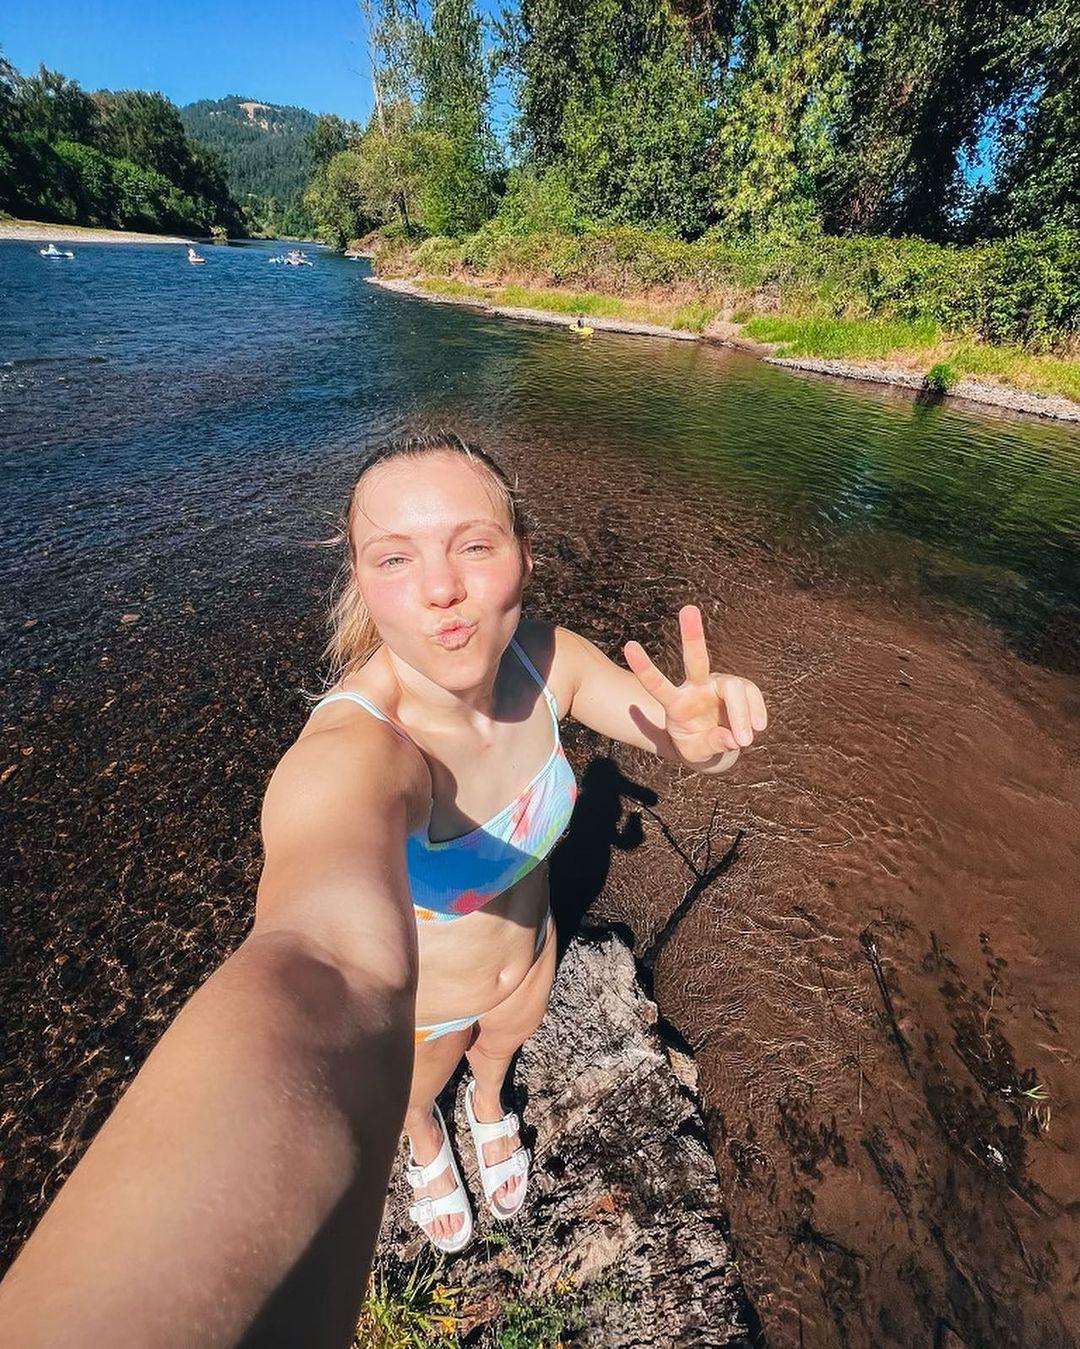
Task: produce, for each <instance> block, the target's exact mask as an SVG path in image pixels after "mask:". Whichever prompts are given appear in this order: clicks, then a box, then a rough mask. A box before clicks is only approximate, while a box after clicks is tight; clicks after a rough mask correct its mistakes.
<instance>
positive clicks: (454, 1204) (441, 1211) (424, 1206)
mask: <svg viewBox="0 0 1080 1349" xmlns="http://www.w3.org/2000/svg"><path fill="white" fill-rule="evenodd" d="M468 1212H469V1200H468V1198H467V1197H466V1194H465V1191H464V1189H463V1188H462V1186H460V1185H459V1186H458V1187H457V1189H455V1190H451V1191H450V1193H449V1194H441V1195H440V1196H439V1197H438V1199H432V1197H431V1196H430V1195H424V1196H423V1198H422V1199H417V1200H416V1201H415V1202H414V1203H412V1204H410V1205H409V1217H410V1218H411V1219H412V1220H413V1222H414V1223H419V1224H420V1225H421V1226H423V1225H424V1224H425V1223H430V1222H433V1221H434V1219H436V1218H441V1217H443V1216H446V1215H450V1214H454V1213H460V1214H463V1215H464V1214H467V1213H468Z"/></svg>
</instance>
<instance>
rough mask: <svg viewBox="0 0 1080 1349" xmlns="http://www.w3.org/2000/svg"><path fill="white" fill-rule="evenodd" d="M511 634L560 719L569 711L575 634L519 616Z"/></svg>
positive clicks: (572, 689)
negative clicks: (541, 682) (543, 685)
mask: <svg viewBox="0 0 1080 1349" xmlns="http://www.w3.org/2000/svg"><path fill="white" fill-rule="evenodd" d="M515 637H516V638H517V641H518V644H519V645H520V647H521V649H522V650H523V651H524V652H525V654H526V655H527V656H528V658H529V660H530V661H531V662H532V663H533V665H534V666H535V667H536V671H537V673H538V674H539V675H540V677H541V679H543V681H544V683H545V684H546V685H547V687H548V689H549V690H550V691H551V694H552V696H553V697H554V699H555V701H556V703H557V704H558V707H559V718H560V720H561V719H562V718H563V717H565V716H566V715H567V714H568V713H569V711H570V704H571V702H572V701H573V697H574V689H575V687H576V683H575V681H576V678H577V662H576V659H575V656H576V643H577V641H578V638H577V636H576V634H575V633H573V632H571V631H570V629H569V628H564V627H560V626H559V625H557V624H555V623H548V622H545V621H544V620H543V619H539V618H523V619H522V620H521V622H520V623H519V624H518V630H517V632H516V633H515Z"/></svg>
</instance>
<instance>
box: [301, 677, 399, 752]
mask: <svg viewBox="0 0 1080 1349" xmlns="http://www.w3.org/2000/svg"><path fill="white" fill-rule="evenodd" d="M343 700H347V701H348V702H350V703H359V704H360V706H361V707H362V708H364V709H365V710H366V711H368V712H370V713H371V715H372V716H373V717H378V719H379V720H380V721H385V722H386V724H387V726H389V727H390V729H391V730H392V731H396V732H397V734H398V735H400V736H401V738H402V740H407V741H408V742H409V744H410V745H411V744H415V741H414V740H413V738H412V736H411V735H408V734H407V733H406V732H405V731H403V730H402V729H401V727H400V726H399V725H398V724H397V722H396V721H394V720H393V719H392V718H390V717H388V716H387V715H386V713H385V712H384V711H383V710H382V709H381V708H379V707H376V706H375V704H374V703H373V702H372V701H371V699H370V698H365V697H364V695H363V694H362V693H353V692H352V691H351V690H349V689H341V690H340V691H339V692H338V693H328V694H327V695H326V697H325V698H320V699H319V701H318V702H317V703H316V704H315V706H314V707H313V708H312V709H311V713H312V715H314V714H315V713H316V712H318V710H319V708H320V707H325V706H326V705H327V703H336V702H341V701H343Z"/></svg>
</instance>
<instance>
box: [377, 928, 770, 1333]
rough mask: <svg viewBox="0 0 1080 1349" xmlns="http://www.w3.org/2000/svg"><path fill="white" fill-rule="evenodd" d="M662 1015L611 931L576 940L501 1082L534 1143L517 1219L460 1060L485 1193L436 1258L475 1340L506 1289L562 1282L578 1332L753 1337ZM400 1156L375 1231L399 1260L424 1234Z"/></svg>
mask: <svg viewBox="0 0 1080 1349" xmlns="http://www.w3.org/2000/svg"><path fill="white" fill-rule="evenodd" d="M656 1017H657V1012H656V1006H655V1004H653V1003H652V1002H650V1001H649V1000H648V999H647V998H646V997H645V996H644V994H643V993H642V991H641V989H640V987H639V985H638V982H637V978H636V975H635V969H634V959H633V956H632V954H631V953H630V951H629V950H627V948H626V946H625V945H624V944H623V943H622V942H621V941H619V940H618V939H617V938H616V937H614V936H611V935H607V936H604V937H602V938H601V939H599V940H598V941H596V942H591V943H587V942H584V941H575V942H574V943H572V944H571V946H570V947H569V948H568V950H567V951H566V953H565V955H564V956H563V959H562V963H561V965H560V968H559V972H558V976H557V979H556V983H555V988H554V991H553V994H552V1001H551V1006H550V1008H549V1010H548V1015H547V1017H546V1019H545V1021H544V1024H543V1025H542V1026H541V1028H540V1030H539V1031H538V1032H537V1033H536V1034H535V1035H534V1036H533V1037H532V1038H531V1039H530V1040H529V1041H528V1042H527V1043H526V1045H525V1046H524V1048H523V1050H522V1052H521V1055H520V1058H519V1060H518V1061H517V1063H516V1065H515V1071H514V1073H513V1086H512V1088H511V1089H508V1091H507V1093H506V1099H507V1101H508V1103H509V1101H510V1100H513V1104H514V1108H515V1109H517V1110H518V1112H519V1114H520V1115H521V1116H522V1119H523V1122H524V1132H523V1140H524V1142H525V1143H526V1145H527V1146H529V1147H530V1149H531V1150H532V1153H533V1158H534V1160H533V1169H532V1177H531V1180H530V1189H529V1200H528V1203H527V1206H526V1211H525V1213H524V1214H523V1215H522V1216H521V1217H520V1218H518V1219H516V1220H515V1221H514V1222H513V1223H510V1224H503V1223H496V1222H495V1220H494V1219H493V1218H492V1217H491V1215H490V1214H489V1213H488V1212H487V1210H486V1208H485V1207H483V1203H482V1192H481V1189H480V1185H479V1180H478V1177H477V1174H476V1165H475V1161H474V1159H473V1154H472V1146H471V1140H470V1138H469V1133H468V1128H467V1126H466V1122H465V1115H464V1105H463V1103H462V1097H463V1078H462V1075H461V1074H458V1075H456V1076H455V1078H454V1079H453V1080H452V1081H451V1083H450V1084H449V1085H448V1086H447V1088H446V1091H445V1092H444V1095H443V1097H442V1098H440V1104H441V1105H442V1106H443V1112H444V1114H445V1116H446V1118H447V1122H448V1127H449V1128H450V1130H451V1134H452V1137H453V1140H454V1147H455V1151H456V1153H457V1156H458V1159H459V1162H460V1163H461V1164H462V1171H463V1174H464V1175H465V1179H466V1184H467V1185H468V1187H469V1191H470V1194H471V1195H472V1196H473V1202H474V1207H476V1200H477V1198H478V1197H479V1198H480V1199H481V1203H480V1205H479V1206H478V1209H477V1233H478V1235H477V1237H476V1239H475V1240H474V1242H473V1243H472V1245H471V1246H470V1248H469V1249H468V1250H466V1251H465V1252H463V1253H462V1254H461V1255H460V1256H457V1257H451V1258H450V1259H449V1260H448V1262H447V1266H446V1272H445V1281H446V1282H447V1283H448V1284H453V1285H455V1286H456V1287H458V1288H460V1289H461V1290H462V1293H461V1295H460V1296H461V1301H460V1310H461V1312H462V1313H463V1317H462V1320H461V1321H459V1325H458V1330H459V1332H461V1333H464V1334H465V1335H466V1336H467V1337H468V1340H467V1342H469V1343H478V1342H480V1337H481V1336H482V1333H483V1327H485V1326H487V1325H492V1324H494V1323H495V1322H497V1320H498V1318H499V1316H500V1314H501V1313H502V1311H503V1308H504V1306H505V1304H506V1303H507V1302H508V1301H509V1300H510V1299H512V1298H513V1299H518V1300H521V1301H524V1302H529V1301H540V1300H542V1299H544V1298H545V1297H550V1296H552V1295H564V1296H569V1297H573V1298H576V1300H577V1301H576V1305H577V1306H578V1307H579V1309H581V1320H582V1321H583V1322H584V1324H583V1325H579V1327H578V1329H577V1330H576V1332H575V1335H574V1339H573V1341H572V1342H573V1343H574V1344H582V1345H586V1344H588V1345H603V1346H609V1347H610V1349H622V1347H625V1349H630V1346H640V1347H641V1349H644V1347H645V1346H653V1345H655V1346H670V1345H673V1344H679V1345H694V1346H702V1349H705V1347H706V1346H714V1345H715V1346H719V1345H725V1346H727V1345H740V1344H748V1343H749V1340H748V1338H747V1335H746V1330H745V1325H746V1316H745V1309H744V1301H743V1295H742V1290H741V1285H740V1281H739V1276H738V1273H737V1270H736V1269H735V1267H734V1265H733V1263H732V1259H731V1255H730V1252H729V1248H728V1245H727V1242H726V1240H725V1238H724V1230H725V1226H726V1223H725V1214H724V1205H723V1198H722V1195H721V1192H720V1187H719V1183H718V1180H717V1175H716V1166H715V1163H714V1161H713V1158H712V1155H711V1153H710V1152H709V1149H708V1146H707V1144H706V1141H705V1133H704V1126H703V1122H702V1119H701V1115H700V1113H699V1107H698V1101H697V1095H696V1091H695V1086H696V1073H695V1070H694V1067H693V1063H692V1061H691V1060H689V1059H687V1058H685V1056H683V1055H681V1054H679V1053H678V1052H677V1051H672V1052H671V1053H669V1051H667V1050H665V1048H664V1046H663V1044H662V1042H661V1040H660V1038H659V1036H658V1035H657V1033H656ZM451 1118H452V1119H453V1123H451V1122H450V1121H451ZM404 1158H405V1144H404V1142H403V1144H402V1149H401V1154H400V1156H399V1159H398V1162H397V1163H396V1165H395V1168H394V1173H393V1176H392V1177H391V1184H390V1196H389V1198H388V1201H387V1213H386V1218H385V1220H384V1224H383V1232H382V1237H381V1241H380V1256H381V1258H382V1259H383V1260H385V1261H388V1262H390V1263H392V1264H394V1265H397V1266H398V1267H401V1266H409V1265H410V1264H412V1263H413V1262H414V1261H416V1260H417V1259H421V1260H422V1259H423V1258H424V1256H425V1254H426V1252H425V1249H424V1248H425V1246H426V1244H427V1243H426V1240H425V1239H424V1238H423V1236H422V1235H421V1234H420V1232H419V1229H418V1228H416V1227H414V1226H413V1225H412V1224H411V1223H410V1222H409V1221H408V1218H407V1217H406V1216H405V1208H406V1205H407V1203H408V1200H409V1191H408V1187H407V1185H406V1183H405V1181H404V1177H403V1176H402V1174H401V1167H402V1164H403V1162H404ZM504 1238H505V1244H504Z"/></svg>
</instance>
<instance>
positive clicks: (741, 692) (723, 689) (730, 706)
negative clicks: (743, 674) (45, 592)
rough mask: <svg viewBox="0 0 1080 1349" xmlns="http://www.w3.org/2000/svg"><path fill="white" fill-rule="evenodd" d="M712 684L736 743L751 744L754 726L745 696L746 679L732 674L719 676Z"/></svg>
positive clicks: (748, 702)
mask: <svg viewBox="0 0 1080 1349" xmlns="http://www.w3.org/2000/svg"><path fill="white" fill-rule="evenodd" d="M713 686H714V688H715V689H716V694H717V697H718V698H720V699H721V701H722V702H723V704H724V707H725V709H726V710H727V719H728V725H729V726H730V727H731V732H732V734H733V735H734V737H735V740H736V743H737V744H739V745H749V744H751V743H752V742H753V739H754V728H753V725H752V724H751V720H750V700H749V698H748V697H747V689H748V688H749V684H748V681H747V680H745V679H736V678H734V677H733V676H721V677H720V678H719V679H715V680H714V681H713ZM733 748H734V746H733Z"/></svg>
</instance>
